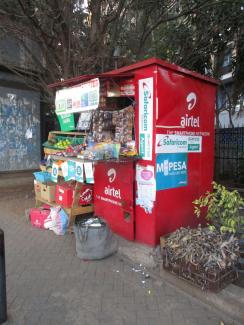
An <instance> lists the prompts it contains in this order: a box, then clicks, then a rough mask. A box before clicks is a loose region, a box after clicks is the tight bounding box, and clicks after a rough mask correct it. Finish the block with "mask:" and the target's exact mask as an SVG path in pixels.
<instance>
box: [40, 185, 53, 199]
mask: <svg viewBox="0 0 244 325" xmlns="http://www.w3.org/2000/svg"><path fill="white" fill-rule="evenodd" d="M55 193H56V184H55V183H42V184H41V198H42V199H43V200H45V201H47V202H50V203H51V202H55Z"/></svg>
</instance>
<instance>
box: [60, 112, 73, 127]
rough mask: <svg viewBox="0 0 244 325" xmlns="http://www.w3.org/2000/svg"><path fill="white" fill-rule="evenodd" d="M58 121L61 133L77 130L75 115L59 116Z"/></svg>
mask: <svg viewBox="0 0 244 325" xmlns="http://www.w3.org/2000/svg"><path fill="white" fill-rule="evenodd" d="M58 121H59V125H60V129H61V131H72V130H75V120H74V114H62V115H58Z"/></svg>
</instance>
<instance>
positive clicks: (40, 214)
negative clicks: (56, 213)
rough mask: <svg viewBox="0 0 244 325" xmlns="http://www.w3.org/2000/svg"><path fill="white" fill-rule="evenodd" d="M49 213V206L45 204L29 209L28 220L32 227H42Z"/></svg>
mask: <svg viewBox="0 0 244 325" xmlns="http://www.w3.org/2000/svg"><path fill="white" fill-rule="evenodd" d="M49 214H50V206H49V205H47V204H45V205H43V206H41V207H40V208H32V209H30V222H31V224H32V226H33V227H37V228H41V229H44V222H45V220H46V219H47V217H48V216H49Z"/></svg>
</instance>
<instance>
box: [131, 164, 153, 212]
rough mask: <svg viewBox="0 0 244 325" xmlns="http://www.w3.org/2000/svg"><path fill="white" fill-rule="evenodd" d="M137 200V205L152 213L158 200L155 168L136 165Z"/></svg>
mask: <svg viewBox="0 0 244 325" xmlns="http://www.w3.org/2000/svg"><path fill="white" fill-rule="evenodd" d="M136 181H137V198H136V204H137V205H140V206H141V207H142V208H143V209H144V210H145V212H146V213H152V209H153V206H154V201H155V200H156V180H155V177H154V166H141V165H139V164H138V165H136Z"/></svg>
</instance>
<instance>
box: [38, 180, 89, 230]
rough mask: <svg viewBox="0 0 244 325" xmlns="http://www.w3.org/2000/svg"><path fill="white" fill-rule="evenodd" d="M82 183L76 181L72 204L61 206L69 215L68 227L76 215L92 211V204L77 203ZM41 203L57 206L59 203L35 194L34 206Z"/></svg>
mask: <svg viewBox="0 0 244 325" xmlns="http://www.w3.org/2000/svg"><path fill="white" fill-rule="evenodd" d="M82 185H83V184H82V183H76V186H75V193H74V199H73V204H72V206H71V208H64V207H62V209H64V210H65V212H66V213H67V214H68V216H69V227H70V226H72V225H73V223H74V221H75V217H76V216H78V215H80V214H86V213H92V212H93V211H94V206H93V204H89V205H85V206H84V205H79V204H78V201H79V197H80V191H81V188H82ZM42 203H45V204H49V205H50V206H59V205H60V204H57V203H56V202H48V201H46V200H44V199H43V198H41V197H39V196H36V206H40V205H41V204H42Z"/></svg>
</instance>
